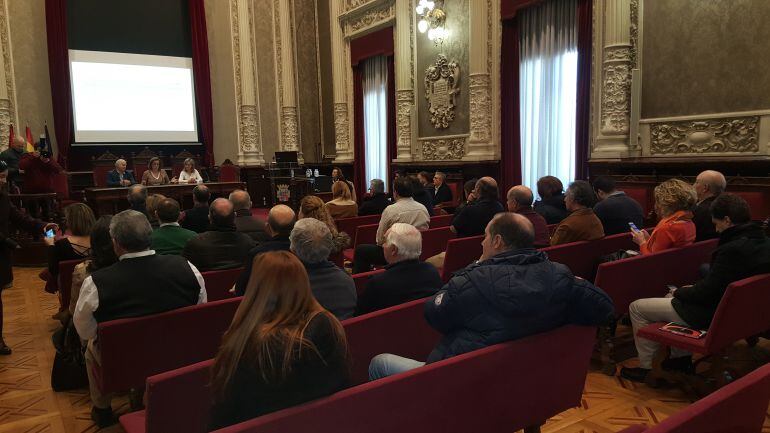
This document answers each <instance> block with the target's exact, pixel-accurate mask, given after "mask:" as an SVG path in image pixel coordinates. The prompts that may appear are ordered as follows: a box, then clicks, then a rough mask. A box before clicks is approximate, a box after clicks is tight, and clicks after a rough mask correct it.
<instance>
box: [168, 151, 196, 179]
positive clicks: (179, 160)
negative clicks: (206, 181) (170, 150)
mask: <svg viewBox="0 0 770 433" xmlns="http://www.w3.org/2000/svg"><path fill="white" fill-rule="evenodd" d="M187 158H192V159H193V160H194V161H195V168H196V169H197V170H198V172H199V173H200V174H201V176H203V171H202V167H201V157H200V155H193V154H192V153H190V152H188V151H187V150H182V151H181V152H179V153H177V154H176V155H171V171H172V172H173V173H174V175H173V176H172V177H179V173H181V172H182V170H184V161H185V160H186V159H187Z"/></svg>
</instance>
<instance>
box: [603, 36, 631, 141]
mask: <svg viewBox="0 0 770 433" xmlns="http://www.w3.org/2000/svg"><path fill="white" fill-rule="evenodd" d="M602 72H603V74H602V75H603V79H602V105H601V109H602V117H601V122H602V133H604V134H607V135H625V134H628V131H629V129H630V122H631V49H630V47H617V46H616V47H608V48H606V49H605V51H604V67H603V71H602Z"/></svg>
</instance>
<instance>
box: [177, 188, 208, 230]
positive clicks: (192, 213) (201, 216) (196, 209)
mask: <svg viewBox="0 0 770 433" xmlns="http://www.w3.org/2000/svg"><path fill="white" fill-rule="evenodd" d="M209 200H211V191H209V187H207V186H206V185H203V184H201V185H198V186H196V187H195V188H194V189H193V207H192V209H188V210H186V211H184V217H183V218H182V222H181V224H182V227H184V228H186V229H187V230H192V231H194V232H195V233H203V232H205V231H206V230H207V229H208V228H209Z"/></svg>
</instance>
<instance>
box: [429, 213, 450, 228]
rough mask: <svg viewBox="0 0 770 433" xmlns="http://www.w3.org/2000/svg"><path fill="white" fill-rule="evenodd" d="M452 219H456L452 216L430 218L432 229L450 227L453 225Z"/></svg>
mask: <svg viewBox="0 0 770 433" xmlns="http://www.w3.org/2000/svg"><path fill="white" fill-rule="evenodd" d="M452 218H454V215H452V214H446V215H434V216H432V217H430V228H432V229H435V228H439V227H449V225H450V224H452Z"/></svg>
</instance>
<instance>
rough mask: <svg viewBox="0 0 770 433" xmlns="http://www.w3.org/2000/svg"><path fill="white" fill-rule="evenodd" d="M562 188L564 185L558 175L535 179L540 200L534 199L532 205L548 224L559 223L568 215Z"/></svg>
mask: <svg viewBox="0 0 770 433" xmlns="http://www.w3.org/2000/svg"><path fill="white" fill-rule="evenodd" d="M563 190H564V185H563V184H562V183H561V181H560V180H559V178H558V177H554V176H544V177H541V178H540V179H539V180H538V181H537V195H539V196H540V200H538V201H536V202H535V204H534V205H533V207H534V209H535V212H537V213H539V214H540V215H542V216H543V218H545V222H547V223H548V224H559V223H560V222H561V221H562V220H563V219H564V218H567V215H569V212H568V211H567V207H566V205H565V203H564V193H563V192H562V191H563Z"/></svg>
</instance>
